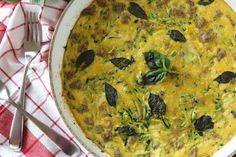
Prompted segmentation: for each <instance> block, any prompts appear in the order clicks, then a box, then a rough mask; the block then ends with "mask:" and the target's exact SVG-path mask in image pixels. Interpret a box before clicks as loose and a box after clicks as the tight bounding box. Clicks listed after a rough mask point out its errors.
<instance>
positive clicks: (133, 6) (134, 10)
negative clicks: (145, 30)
mask: <svg viewBox="0 0 236 157" xmlns="http://www.w3.org/2000/svg"><path fill="white" fill-rule="evenodd" d="M128 11H129V12H130V14H132V15H134V16H136V17H137V18H140V19H145V20H146V19H147V18H148V16H147V14H146V12H145V11H144V10H143V8H142V7H140V6H139V5H138V4H137V3H135V2H130V6H129V7H128Z"/></svg>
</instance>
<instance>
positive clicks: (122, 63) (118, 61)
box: [110, 57, 134, 70]
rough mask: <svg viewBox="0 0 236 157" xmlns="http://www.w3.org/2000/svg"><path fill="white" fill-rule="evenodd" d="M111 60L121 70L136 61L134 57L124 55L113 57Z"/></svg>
mask: <svg viewBox="0 0 236 157" xmlns="http://www.w3.org/2000/svg"><path fill="white" fill-rule="evenodd" d="M110 61H111V63H112V64H113V65H115V66H116V67H117V68H119V69H120V70H124V69H125V68H127V67H128V66H129V65H131V64H132V63H133V62H134V60H133V59H131V60H129V59H127V58H124V57H120V58H113V59H111V60H110Z"/></svg>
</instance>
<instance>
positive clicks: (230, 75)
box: [214, 71, 236, 84]
mask: <svg viewBox="0 0 236 157" xmlns="http://www.w3.org/2000/svg"><path fill="white" fill-rule="evenodd" d="M234 78H236V73H234V72H232V71H225V72H223V73H222V74H221V75H219V76H218V77H217V78H215V79H214V81H217V82H218V83H222V84H226V83H229V82H230V81H232V80H233V79H234Z"/></svg>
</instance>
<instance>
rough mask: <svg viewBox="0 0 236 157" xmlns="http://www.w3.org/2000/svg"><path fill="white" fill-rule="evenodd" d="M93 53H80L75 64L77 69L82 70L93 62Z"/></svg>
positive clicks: (90, 51)
mask: <svg viewBox="0 0 236 157" xmlns="http://www.w3.org/2000/svg"><path fill="white" fill-rule="evenodd" d="M94 57H95V53H94V51H93V50H87V51H84V52H82V53H81V54H80V55H79V57H78V58H77V60H76V62H75V67H76V68H77V69H81V70H84V69H86V68H87V67H88V66H89V65H91V64H92V63H93V61H94Z"/></svg>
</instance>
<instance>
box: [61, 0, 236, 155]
mask: <svg viewBox="0 0 236 157" xmlns="http://www.w3.org/2000/svg"><path fill="white" fill-rule="evenodd" d="M61 76H62V81H63V91H64V93H63V97H64V98H65V100H66V102H67V104H68V105H69V106H70V108H71V111H72V113H73V115H74V117H75V118H76V120H77V122H78V124H79V126H80V127H81V128H82V130H83V131H84V133H85V134H86V136H87V137H88V138H89V139H91V140H92V141H93V142H94V143H96V144H97V145H98V146H99V147H100V148H101V150H103V151H105V152H106V153H108V154H109V155H110V156H112V157H209V156H212V155H213V154H214V153H215V152H216V151H217V150H219V149H220V148H221V147H222V146H223V145H224V144H226V143H227V142H228V141H230V139H232V138H233V137H234V136H235V135H236V125H235V124H236V88H235V87H236V86H235V85H236V81H235V80H236V79H235V78H236V15H235V13H234V12H233V10H232V9H231V8H230V7H229V6H228V5H227V4H226V2H225V1H224V0H94V1H93V2H92V3H91V5H90V6H89V7H88V8H86V9H84V10H83V11H82V13H81V15H80V17H79V19H78V21H77V22H76V24H75V26H74V28H73V30H72V31H71V35H70V37H69V40H68V43H67V46H66V47H65V55H64V60H63V68H62V71H61Z"/></svg>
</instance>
